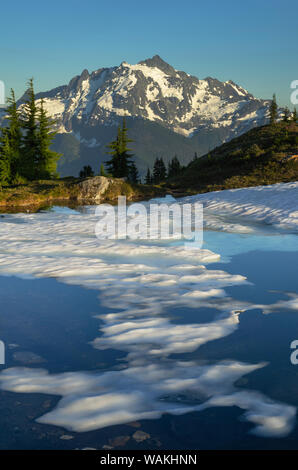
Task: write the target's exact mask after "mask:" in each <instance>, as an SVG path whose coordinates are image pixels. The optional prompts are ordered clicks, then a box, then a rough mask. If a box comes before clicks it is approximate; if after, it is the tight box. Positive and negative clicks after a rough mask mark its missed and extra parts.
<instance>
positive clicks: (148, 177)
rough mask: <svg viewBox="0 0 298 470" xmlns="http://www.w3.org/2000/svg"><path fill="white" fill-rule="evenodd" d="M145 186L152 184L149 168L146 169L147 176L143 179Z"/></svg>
mask: <svg viewBox="0 0 298 470" xmlns="http://www.w3.org/2000/svg"><path fill="white" fill-rule="evenodd" d="M145 184H152V176H151V172H150V169H149V168H148V169H147V174H146V177H145Z"/></svg>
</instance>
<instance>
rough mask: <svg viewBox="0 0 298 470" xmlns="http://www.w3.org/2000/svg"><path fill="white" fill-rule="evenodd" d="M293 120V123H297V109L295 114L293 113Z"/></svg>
mask: <svg viewBox="0 0 298 470" xmlns="http://www.w3.org/2000/svg"><path fill="white" fill-rule="evenodd" d="M291 120H292V121H293V122H297V109H296V108H294V111H293V113H292V118H291Z"/></svg>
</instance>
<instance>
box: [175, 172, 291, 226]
mask: <svg viewBox="0 0 298 470" xmlns="http://www.w3.org/2000/svg"><path fill="white" fill-rule="evenodd" d="M181 202H201V203H203V205H204V208H205V210H204V218H205V221H206V224H207V226H208V227H210V228H214V229H217V230H218V229H227V230H231V231H235V230H234V229H235V226H233V224H231V218H232V217H234V218H235V220H234V222H235V224H236V222H238V231H240V232H241V231H243V232H245V231H247V227H245V222H257V223H258V222H261V223H266V224H272V225H275V226H276V227H277V228H281V229H286V230H290V231H293V232H298V182H297V181H296V182H293V183H278V184H272V185H268V186H256V187H252V188H240V189H228V190H225V191H215V192H210V193H206V194H198V195H196V196H191V197H187V198H183V200H181ZM216 216H219V217H220V218H221V219H218V218H216ZM227 218H228V219H229V222H228V223H227V222H226V219H227ZM236 230H237V226H236ZM248 231H249V230H248Z"/></svg>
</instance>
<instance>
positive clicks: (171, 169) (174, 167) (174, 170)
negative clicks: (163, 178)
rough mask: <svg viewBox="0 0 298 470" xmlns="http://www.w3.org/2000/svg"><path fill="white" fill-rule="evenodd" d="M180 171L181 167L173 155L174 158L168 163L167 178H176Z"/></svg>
mask: <svg viewBox="0 0 298 470" xmlns="http://www.w3.org/2000/svg"><path fill="white" fill-rule="evenodd" d="M180 171H181V165H180V162H179V160H178V158H177V156H176V155H175V157H174V158H173V159H172V160H171V161H170V162H169V166H168V178H171V177H173V176H177V175H178V174H179V173H180Z"/></svg>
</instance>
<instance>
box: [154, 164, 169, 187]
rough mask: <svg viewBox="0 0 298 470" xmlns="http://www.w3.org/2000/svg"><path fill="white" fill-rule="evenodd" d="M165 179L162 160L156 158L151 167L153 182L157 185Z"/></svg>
mask: <svg viewBox="0 0 298 470" xmlns="http://www.w3.org/2000/svg"><path fill="white" fill-rule="evenodd" d="M166 177H167V169H166V166H165V164H164V161H163V159H162V158H156V160H155V162H154V167H153V182H154V183H155V184H159V183H160V182H161V181H164V180H165V179H166Z"/></svg>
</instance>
